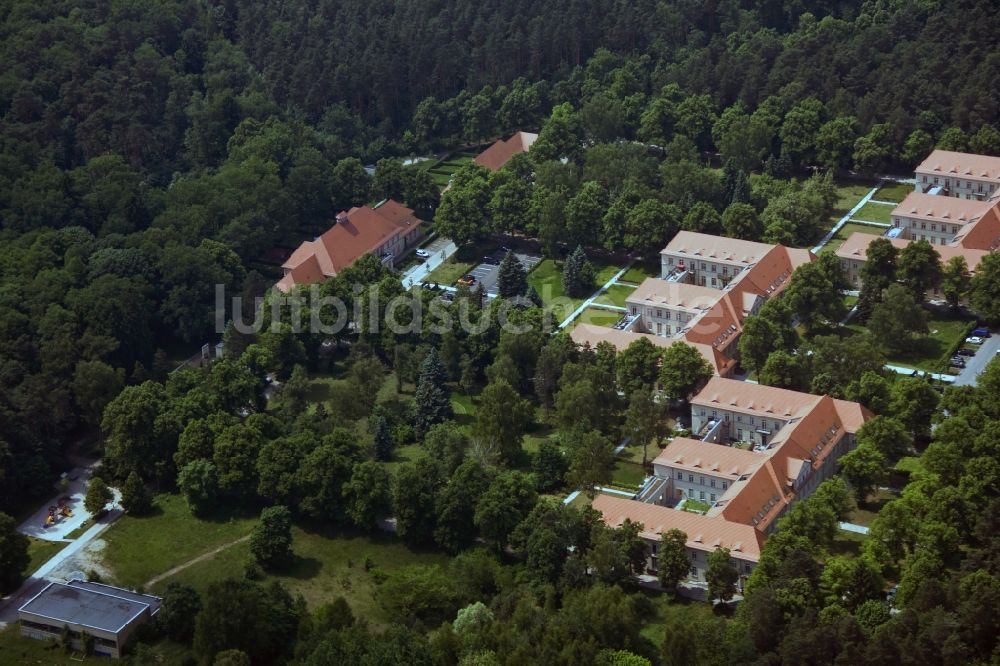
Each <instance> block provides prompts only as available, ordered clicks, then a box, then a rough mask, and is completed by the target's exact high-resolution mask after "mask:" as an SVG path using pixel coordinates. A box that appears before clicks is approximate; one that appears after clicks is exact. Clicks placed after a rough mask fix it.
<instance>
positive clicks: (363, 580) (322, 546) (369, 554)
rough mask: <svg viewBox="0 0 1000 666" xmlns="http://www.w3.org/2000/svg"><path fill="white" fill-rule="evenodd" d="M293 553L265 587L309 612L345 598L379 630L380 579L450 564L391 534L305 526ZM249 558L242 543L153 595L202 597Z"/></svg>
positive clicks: (298, 530)
mask: <svg viewBox="0 0 1000 666" xmlns="http://www.w3.org/2000/svg"><path fill="white" fill-rule="evenodd" d="M292 552H293V553H294V557H293V560H292V562H291V564H290V565H289V566H288V567H287V568H285V569H283V570H280V571H274V572H268V573H267V574H266V575H265V578H264V579H263V580H262V581H261V582H262V583H263V584H265V585H266V584H267V583H269V582H271V581H279V582H280V583H281V584H283V585H284V586H285V587H286V588H288V590H289V592H291V593H292V594H293V595H298V594H301V595H302V596H303V598H304V599H305V600H306V603H307V604H308V606H309V608H310V609H312V610H315V609H316V608H317V607H318V606H320V605H322V604H323V603H326V602H329V601H332V600H333V599H335V598H336V597H338V596H343V597H344V598H345V599H346V600H347V603H349V604H350V606H351V609H352V610H353V611H354V614H355V616H357V617H359V618H364V619H365V620H367V621H368V622H369V623H371V624H374V625H377V626H381V624H382V623H383V622H384V619H385V618H384V617H383V615H382V611H381V608H380V607H379V605H378V602H377V600H376V590H377V588H378V581H379V578H378V577H379V576H380V575H382V574H384V575H386V576H392V574H393V572H395V571H398V570H399V569H401V568H403V567H407V566H410V565H414V564H422V565H430V564H446V563H447V562H448V559H449V558H448V556H447V555H445V554H444V553H435V552H429V551H427V552H421V551H415V550H412V549H410V548H409V547H408V546H406V545H405V544H403V542H402V541H400V540H399V539H397V538H396V537H395V536H393V535H390V534H385V533H373V534H359V533H351V532H337V531H320V530H316V529H312V528H309V527H304V526H295V527H293V528H292ZM250 557H251V555H250V546H249V543H248V542H246V541H244V542H242V543H239V544H236V545H235V546H233V547H231V548H227V549H226V550H224V551H222V552H220V553H218V554H216V555H215V556H214V557H212V558H211V559H209V560H205V561H202V562H199V563H197V564H194V565H193V566H191V567H188V568H187V569H185V570H183V571H181V572H179V573H178V574H176V575H175V576H172V577H170V578H169V579H167V580H164V581H162V582H161V583H159V584H157V585H155V586H154V587H153V589H152V592H153V593H154V594H156V593H159V592H162V591H163V589H164V588H165V587H166V586H167V584H169V583H170V582H172V581H176V582H181V583H186V584H188V585H191V586H192V587H194V588H195V589H196V590H199V591H201V592H203V591H204V590H205V589H206V588H207V587H208V586H209V585H210V584H211V583H213V582H214V581H218V580H223V579H225V578H228V577H232V576H236V577H239V576H241V575H242V573H243V567H244V564H245V563H246V562H247V561H248V560H249V559H250ZM366 558H368V562H369V569H368V570H366V569H365V560H366Z"/></svg>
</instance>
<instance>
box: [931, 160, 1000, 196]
mask: <svg viewBox="0 0 1000 666" xmlns="http://www.w3.org/2000/svg"><path fill="white" fill-rule="evenodd" d="M935 188H940V192H941V194H943V195H945V196H950V197H958V198H960V199H979V200H985V199H988V198H990V196H991V195H992V194H994V193H995V192H997V191H998V189H1000V157H992V156H990V155H974V154H971V153H958V152H954V151H950V150H935V151H933V152H932V153H931V154H930V155H928V156H927V158H926V159H925V160H924V161H923V162H921V163H920V166H918V167H917V168H916V187H915V190H916V191H917V192H929V191H931V190H934V189H935Z"/></svg>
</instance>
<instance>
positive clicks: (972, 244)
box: [941, 200, 1000, 270]
mask: <svg viewBox="0 0 1000 666" xmlns="http://www.w3.org/2000/svg"><path fill="white" fill-rule="evenodd" d="M952 245H955V246H958V247H959V248H962V249H965V250H983V251H986V252H992V251H993V250H995V249H997V246H998V245H1000V200H995V201H994V203H993V204H992V205H991V207H990V208H989V209H988V210H987V211H986V212H985V213H983V215H982V216H981V217H980V218H979V219H978V220H976V221H975V222H973V223H972V224H969V225H968V226H966V227H965V228H964V229H962V230H961V231H959V233H957V234H956V235H955V240H954V241H953V242H952ZM941 258H942V260H943V261H947V259H945V258H944V254H943V253H942V255H941ZM965 261H966V263H968V264H969V268H970V270H971V268H972V262H970V261H969V259H968V258H966V260H965ZM976 263H977V264H978V263H979V262H978V261H977V262H976Z"/></svg>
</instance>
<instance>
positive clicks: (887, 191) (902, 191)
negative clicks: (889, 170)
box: [872, 183, 913, 203]
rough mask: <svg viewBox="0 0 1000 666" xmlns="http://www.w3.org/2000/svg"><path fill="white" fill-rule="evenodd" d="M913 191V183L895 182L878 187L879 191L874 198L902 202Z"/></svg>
mask: <svg viewBox="0 0 1000 666" xmlns="http://www.w3.org/2000/svg"><path fill="white" fill-rule="evenodd" d="M912 191H913V185H907V184H906V183H893V184H892V185H883V186H882V187H880V188H878V192H876V193H875V196H873V197H872V199H878V200H879V201H895V202H897V203H898V202H900V201H902V200H903V199H905V198H906V196H907V195H908V194H909V193H910V192H912Z"/></svg>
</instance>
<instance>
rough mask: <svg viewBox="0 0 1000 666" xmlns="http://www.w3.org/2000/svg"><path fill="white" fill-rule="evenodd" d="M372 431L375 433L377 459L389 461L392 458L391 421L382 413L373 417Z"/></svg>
mask: <svg viewBox="0 0 1000 666" xmlns="http://www.w3.org/2000/svg"><path fill="white" fill-rule="evenodd" d="M372 425H373V428H372V432H373V434H374V435H375V446H374V449H375V450H374V453H375V460H378V461H379V462H389V460H391V459H392V431H391V429H390V428H389V422H388V421H387V420H386V418H385V417H384V416H382V415H381V414H378V415H376V416H375V417H374V418H373V423H372Z"/></svg>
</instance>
